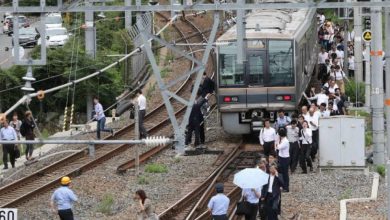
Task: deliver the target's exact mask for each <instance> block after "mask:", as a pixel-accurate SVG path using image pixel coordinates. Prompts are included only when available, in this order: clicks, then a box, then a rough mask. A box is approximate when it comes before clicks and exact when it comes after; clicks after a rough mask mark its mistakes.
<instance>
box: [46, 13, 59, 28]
mask: <svg viewBox="0 0 390 220" xmlns="http://www.w3.org/2000/svg"><path fill="white" fill-rule="evenodd" d="M45 27H46V28H47V29H48V28H60V27H62V17H61V14H60V13H51V14H48V15H46V17H45Z"/></svg>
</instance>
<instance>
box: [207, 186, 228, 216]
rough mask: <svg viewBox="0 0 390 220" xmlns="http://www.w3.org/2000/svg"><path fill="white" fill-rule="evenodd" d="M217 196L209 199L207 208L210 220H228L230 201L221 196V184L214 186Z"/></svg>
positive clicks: (223, 195)
mask: <svg viewBox="0 0 390 220" xmlns="http://www.w3.org/2000/svg"><path fill="white" fill-rule="evenodd" d="M215 190H216V191H217V195H215V196H213V197H211V199H210V201H209V203H208V205H207V208H208V211H209V212H211V215H212V220H228V217H227V211H228V208H229V203H230V199H229V198H228V197H227V196H226V195H225V194H223V184H222V183H217V184H216V185H215Z"/></svg>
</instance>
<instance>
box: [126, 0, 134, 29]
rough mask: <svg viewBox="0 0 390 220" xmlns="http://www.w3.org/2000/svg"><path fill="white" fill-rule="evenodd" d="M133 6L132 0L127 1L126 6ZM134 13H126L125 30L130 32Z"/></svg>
mask: <svg viewBox="0 0 390 220" xmlns="http://www.w3.org/2000/svg"><path fill="white" fill-rule="evenodd" d="M130 5H131V0H125V6H130ZM131 16H132V13H131V11H125V28H126V29H127V30H130V28H131V26H132V25H133V24H132V20H131V19H132V18H131Z"/></svg>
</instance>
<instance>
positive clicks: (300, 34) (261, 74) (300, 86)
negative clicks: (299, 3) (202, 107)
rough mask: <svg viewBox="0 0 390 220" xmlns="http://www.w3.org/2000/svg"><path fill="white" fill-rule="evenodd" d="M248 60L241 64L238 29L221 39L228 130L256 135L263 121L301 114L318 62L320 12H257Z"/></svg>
mask: <svg viewBox="0 0 390 220" xmlns="http://www.w3.org/2000/svg"><path fill="white" fill-rule="evenodd" d="M245 22H246V30H245V34H246V36H245V43H244V45H246V50H245V53H246V61H245V62H243V64H239V63H237V40H236V39H237V32H236V26H233V27H232V28H230V29H229V30H227V31H226V32H225V33H224V34H223V35H222V36H220V37H219V38H218V39H217V42H216V45H217V49H216V51H217V52H216V56H217V65H216V66H217V73H218V81H217V86H218V88H217V94H218V105H219V106H218V108H219V111H220V113H221V114H220V115H221V122H222V126H223V129H224V130H225V131H226V132H227V133H230V134H250V133H252V132H255V131H259V130H260V129H261V128H262V127H263V123H262V119H263V118H269V119H270V120H271V122H272V121H275V120H276V117H277V114H276V112H277V111H278V110H279V109H284V111H285V112H286V113H287V115H291V114H292V113H293V112H295V111H296V110H297V107H298V105H299V103H300V102H301V101H302V98H303V97H302V92H304V91H305V90H306V88H307V86H308V84H309V81H310V78H311V76H312V72H313V71H314V68H315V64H316V62H317V55H318V52H317V51H318V48H317V47H318V46H317V19H316V11H315V10H314V9H299V10H253V11H252V12H251V13H249V14H247V15H246V17H245Z"/></svg>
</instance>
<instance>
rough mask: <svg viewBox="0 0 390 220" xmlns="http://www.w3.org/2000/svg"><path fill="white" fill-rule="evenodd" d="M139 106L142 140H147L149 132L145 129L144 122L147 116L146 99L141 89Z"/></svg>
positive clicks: (138, 98)
mask: <svg viewBox="0 0 390 220" xmlns="http://www.w3.org/2000/svg"><path fill="white" fill-rule="evenodd" d="M137 105H138V109H139V112H138V127H139V134H140V138H141V139H142V138H146V137H147V136H148V132H147V131H146V129H145V126H144V120H145V115H146V98H145V96H144V95H143V94H142V90H141V89H139V90H138V91H137Z"/></svg>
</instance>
